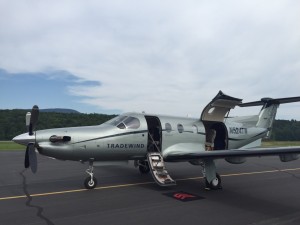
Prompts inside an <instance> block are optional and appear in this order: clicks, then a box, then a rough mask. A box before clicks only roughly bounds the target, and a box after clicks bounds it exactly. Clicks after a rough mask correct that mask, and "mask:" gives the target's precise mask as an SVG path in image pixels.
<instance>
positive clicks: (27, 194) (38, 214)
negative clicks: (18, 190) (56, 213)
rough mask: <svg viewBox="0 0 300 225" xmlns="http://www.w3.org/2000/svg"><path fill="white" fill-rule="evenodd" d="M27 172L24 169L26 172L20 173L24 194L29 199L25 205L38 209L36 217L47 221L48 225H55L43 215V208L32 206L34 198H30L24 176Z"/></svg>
mask: <svg viewBox="0 0 300 225" xmlns="http://www.w3.org/2000/svg"><path fill="white" fill-rule="evenodd" d="M25 171H26V169H24V170H23V171H22V172H21V173H20V175H21V176H22V178H23V183H22V185H23V192H24V194H25V195H26V197H27V201H26V203H25V205H26V206H27V207H30V208H35V209H37V213H36V216H37V217H39V218H40V219H41V220H43V221H45V222H46V224H47V225H55V224H54V223H53V222H52V221H51V220H50V219H48V218H47V217H45V216H44V215H43V212H44V209H43V207H41V206H38V205H33V204H31V202H32V199H33V198H32V197H31V196H30V194H29V192H28V189H27V179H26V176H25V174H24V173H25Z"/></svg>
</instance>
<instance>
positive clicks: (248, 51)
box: [0, 0, 300, 118]
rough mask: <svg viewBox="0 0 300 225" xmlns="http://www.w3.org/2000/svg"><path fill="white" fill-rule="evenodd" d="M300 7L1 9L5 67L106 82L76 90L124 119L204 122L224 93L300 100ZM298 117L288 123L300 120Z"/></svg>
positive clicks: (54, 5) (167, 4)
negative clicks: (129, 114)
mask: <svg viewBox="0 0 300 225" xmlns="http://www.w3.org/2000/svg"><path fill="white" fill-rule="evenodd" d="M299 7H300V3H299V2H298V1H293V0H290V1H289V0H277V1H192V0H191V1H163V2H161V1H149V2H145V1H137V0H131V1H130V0H123V1H122V0H119V1H112V2H107V1H70V0H69V1H42V2H41V1H35V0H31V1H26V2H20V1H13V0H10V1H2V3H0V10H1V12H0V13H1V14H0V15H1V16H0V17H2V18H1V19H0V40H1V41H0V49H1V52H0V68H3V69H6V70H9V71H11V72H25V71H30V72H36V71H45V70H49V69H54V70H66V71H69V72H70V73H72V74H75V75H76V76H78V77H79V78H81V79H85V80H95V81H100V82H101V86H95V87H90V86H89V87H85V86H73V87H69V91H70V93H71V94H73V95H77V96H82V97H84V100H82V101H83V102H85V103H87V104H92V105H95V106H99V107H102V108H105V109H120V110H122V111H132V110H134V111H142V110H145V111H147V112H155V113H166V114H176V115H186V114H187V113H190V114H192V115H193V116H199V115H200V113H201V110H202V108H203V107H204V106H205V105H206V104H207V103H208V102H209V101H210V100H211V99H212V98H213V97H214V96H215V94H216V93H217V92H218V91H219V90H223V91H224V92H225V93H228V94H229V95H233V96H236V97H240V98H244V99H245V101H248V100H249V101H250V100H257V99H260V98H261V97H266V96H270V97H288V96H299V95H300V94H299V91H298V90H299V88H298V86H299V84H300V74H299V71H300V57H299V56H300V54H299V49H300V41H299V40H300V30H299V25H300V22H299V21H300V14H299V13H298V9H299ZM284 108H286V109H290V108H289V106H284V107H281V109H280V111H281V110H283V109H284ZM293 109H294V110H293V111H292V112H287V111H283V113H284V115H289V114H290V115H291V116H292V118H300V117H299V115H300V113H299V112H300V108H298V111H297V108H293ZM248 112H249V110H248ZM254 113H256V112H254ZM279 115H280V114H279Z"/></svg>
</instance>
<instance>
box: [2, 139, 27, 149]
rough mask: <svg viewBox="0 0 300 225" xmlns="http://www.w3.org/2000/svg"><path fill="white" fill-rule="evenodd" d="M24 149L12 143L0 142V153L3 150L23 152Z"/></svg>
mask: <svg viewBox="0 0 300 225" xmlns="http://www.w3.org/2000/svg"><path fill="white" fill-rule="evenodd" d="M25 148H26V147H25V146H23V145H19V144H17V143H14V142H12V141H0V151H5V150H24V149H25Z"/></svg>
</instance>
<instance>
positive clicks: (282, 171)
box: [254, 163, 300, 180]
mask: <svg viewBox="0 0 300 225" xmlns="http://www.w3.org/2000/svg"><path fill="white" fill-rule="evenodd" d="M254 164H255V165H257V166H264V167H265V166H266V165H262V164H260V163H254ZM268 167H269V168H272V169H275V170H278V171H279V172H281V173H286V174H289V175H291V176H292V177H294V178H296V179H298V180H300V177H298V176H297V175H296V174H294V173H292V172H290V171H287V170H284V169H279V168H278V167H275V166H268Z"/></svg>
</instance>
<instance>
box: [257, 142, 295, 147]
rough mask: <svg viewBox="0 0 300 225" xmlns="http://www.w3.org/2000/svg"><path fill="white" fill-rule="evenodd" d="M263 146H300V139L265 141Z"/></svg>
mask: <svg viewBox="0 0 300 225" xmlns="http://www.w3.org/2000/svg"><path fill="white" fill-rule="evenodd" d="M261 146H262V147H288V146H300V141H263V142H262V145H261Z"/></svg>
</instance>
